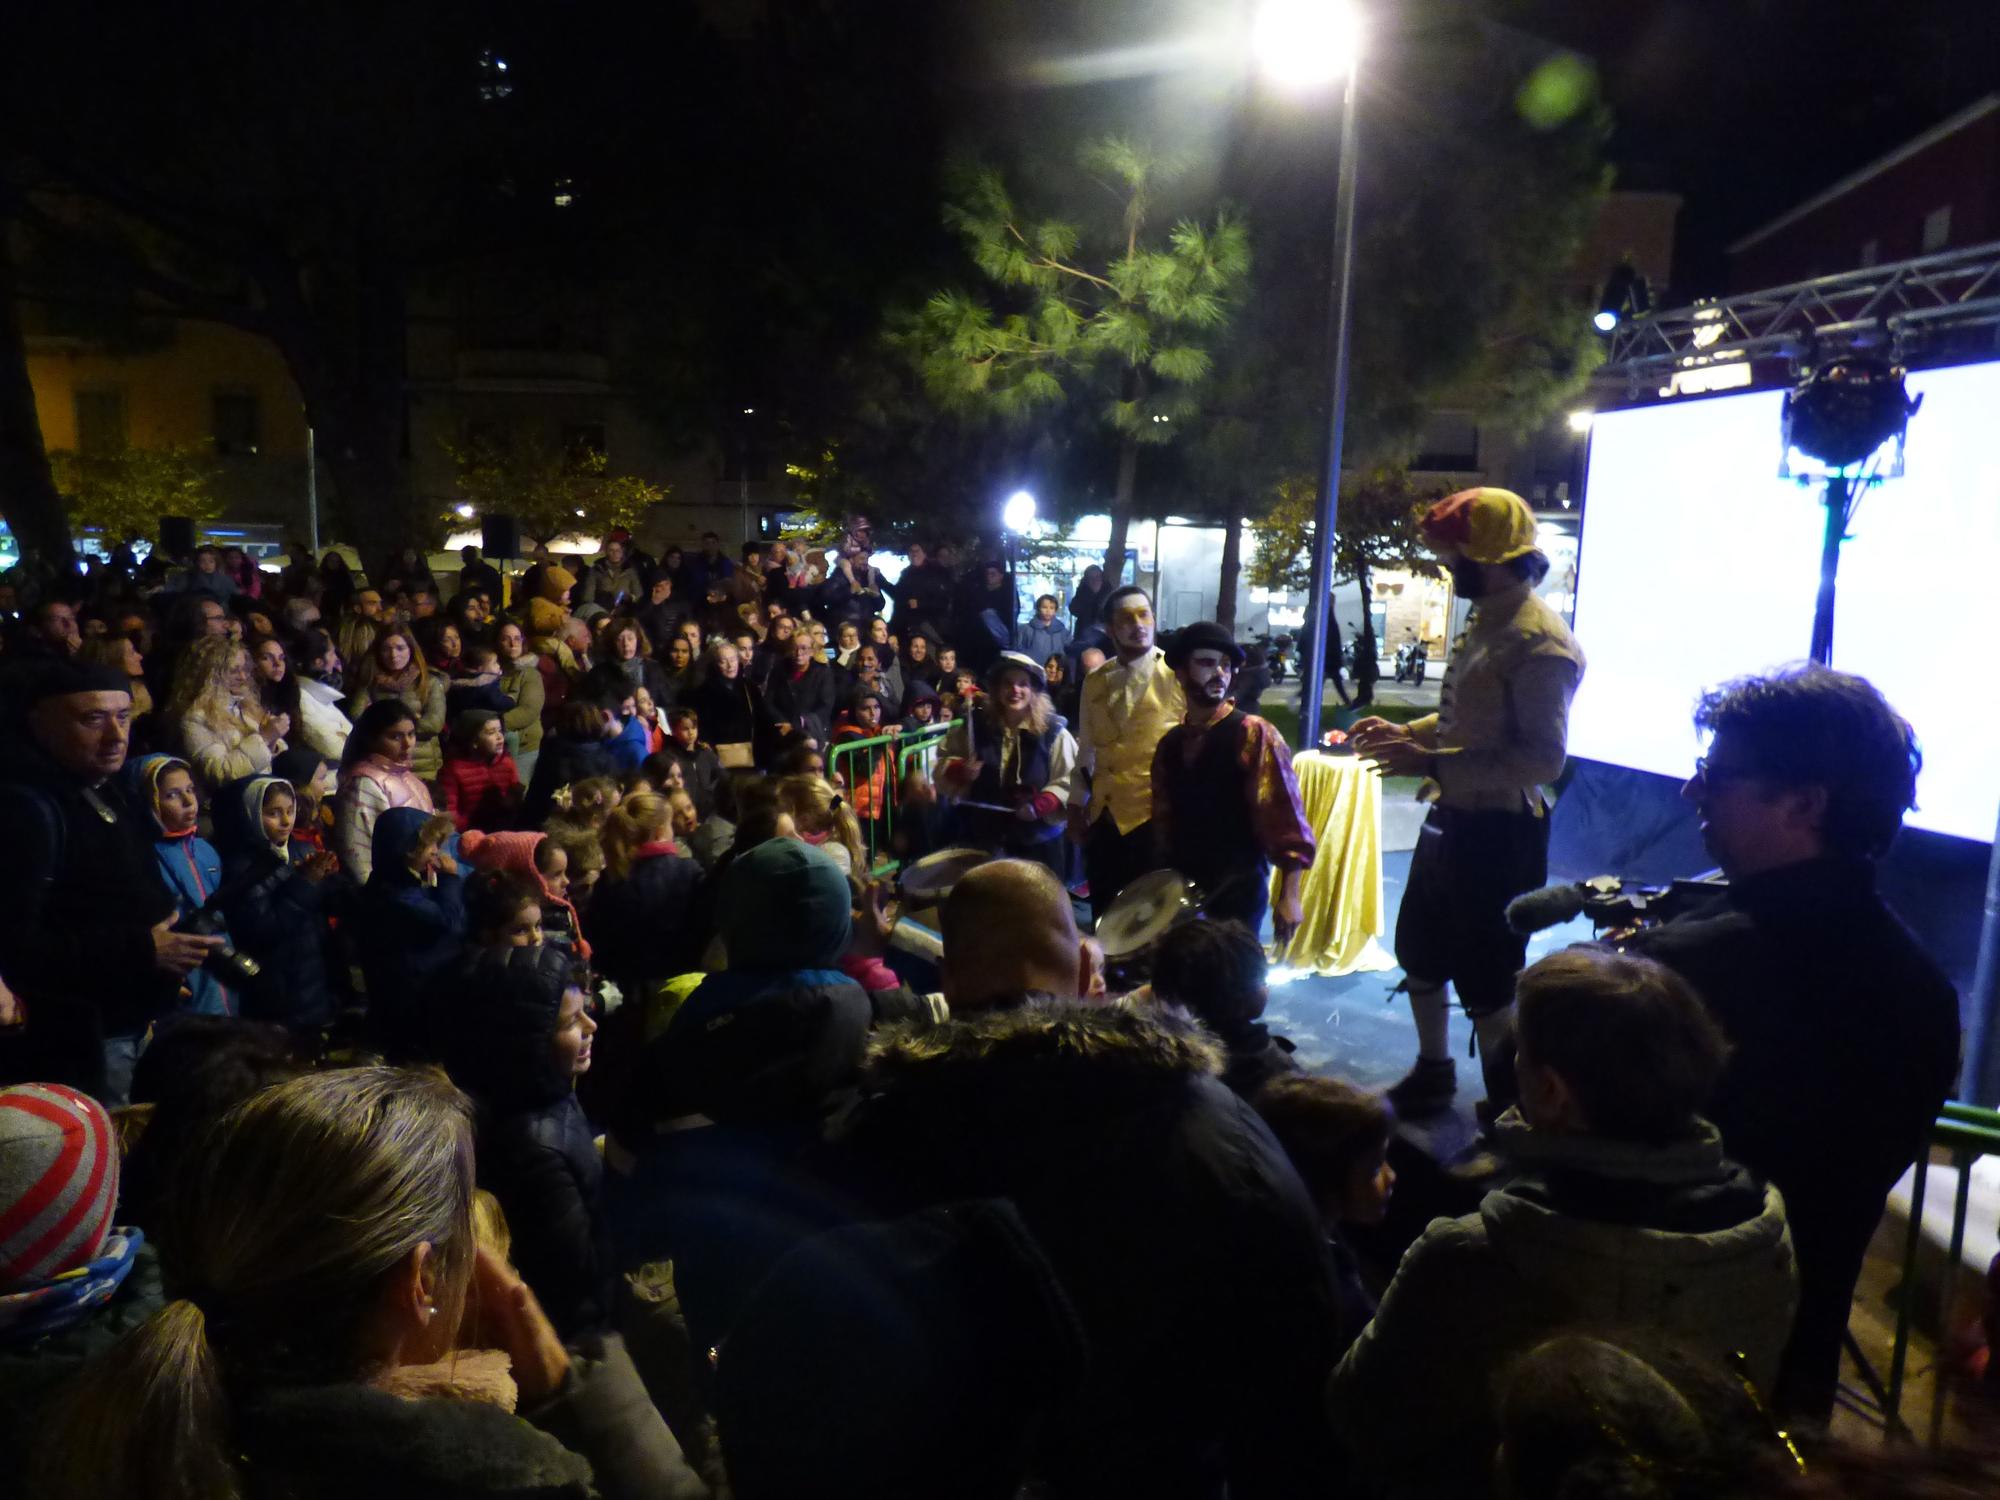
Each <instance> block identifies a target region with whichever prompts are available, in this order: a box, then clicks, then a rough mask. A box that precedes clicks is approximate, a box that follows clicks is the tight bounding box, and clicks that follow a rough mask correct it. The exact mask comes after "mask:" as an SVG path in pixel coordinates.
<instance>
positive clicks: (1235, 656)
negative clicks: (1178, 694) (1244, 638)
mask: <svg viewBox="0 0 2000 1500" xmlns="http://www.w3.org/2000/svg"><path fill="white" fill-rule="evenodd" d="M1197 651H1220V652H1221V653H1222V654H1223V655H1224V656H1226V657H1228V658H1229V663H1230V665H1231V666H1235V667H1240V666H1242V665H1243V648H1242V647H1241V646H1239V645H1237V644H1236V637H1234V636H1233V635H1231V634H1230V633H1229V632H1228V631H1226V630H1224V629H1223V628H1222V627H1221V626H1220V625H1218V624H1216V623H1215V621H1213V620H1196V621H1195V622H1194V623H1193V624H1192V625H1183V626H1182V627H1181V628H1180V629H1179V630H1176V631H1175V632H1174V635H1173V639H1172V640H1170V641H1168V642H1167V665H1168V666H1170V667H1172V668H1174V669H1175V670H1176V671H1178V670H1180V668H1182V667H1183V666H1185V665H1187V659H1188V658H1189V657H1190V656H1192V655H1194V653H1195V652H1197Z"/></svg>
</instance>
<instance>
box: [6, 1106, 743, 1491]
mask: <svg viewBox="0 0 2000 1500" xmlns="http://www.w3.org/2000/svg"><path fill="white" fill-rule="evenodd" d="M472 1201H473V1124H472V1115H471V1110H470V1107H469V1106H468V1104H467V1102H466V1099H465V1096H464V1095H462V1094H460V1093H459V1092H458V1090H457V1089H455V1088H453V1087H452V1086H451V1084H450V1083H449V1082H448V1081H447V1080H446V1079H445V1077H444V1075H443V1074H441V1073H438V1072H435V1071H429V1070H417V1069H399V1068H385V1067H372V1068H349V1069H340V1070H336V1071H331V1072H324V1073H314V1074H308V1075H306V1076H304V1077H301V1078H295V1079H291V1080H289V1081H287V1082H284V1083H279V1084H276V1085H273V1086H272V1087H270V1088H267V1089H264V1090H262V1091H261V1092H259V1093H256V1094H253V1095H252V1096H251V1097H250V1098H248V1099H246V1100H245V1101H243V1102H242V1103H241V1104H239V1105H237V1106H236V1107H235V1108H234V1109H232V1110H231V1111H230V1112H229V1113H228V1114H227V1115H226V1116H224V1117H223V1119H222V1120H221V1122H220V1123H219V1124H218V1125H217V1126H216V1127H215V1128H214V1130H213V1131H212V1132H211V1134H210V1135H209V1137H208V1139H207V1141H206V1142H205V1143H204V1146H203V1149H202V1151H201V1152H200V1153H198V1154H196V1155H195V1156H193V1157H191V1158H190V1159H189V1161H188V1163H187V1165H186V1169H185V1170H184V1171H183V1173H182V1175H181V1176H180V1178H179V1180H178V1181H177V1184H176V1190H175V1191H174V1192H173V1193H172V1194H169V1195H167V1196H166V1198H165V1199H164V1201H163V1202H162V1205H161V1211H160V1216H159V1217H160V1220H161V1222H160V1235H159V1243H160V1247H161V1253H162V1262H163V1271H164V1274H165V1280H166V1284H167V1286H168V1287H169V1288H171V1289H172V1291H173V1293H174V1296H173V1299H172V1300H171V1301H169V1302H168V1303H167V1304H166V1305H165V1306H164V1307H163V1308H162V1309H161V1310H160V1311H159V1312H157V1313H155V1314H154V1315H153V1316H152V1317H151V1318H150V1319H149V1320H147V1321H146V1322H145V1323H144V1324H142V1325H140V1327H139V1328H138V1329H136V1330H135V1331H134V1332H133V1333H131V1334H130V1335H128V1336H127V1337H126V1338H125V1339H124V1340H122V1341H121V1342H120V1343H119V1344H117V1345H116V1346H115V1347H114V1348H112V1349H111V1350H110V1351H109V1352H108V1353H106V1354H104V1355H103V1356H101V1357H100V1358H99V1359H97V1360H96V1361H94V1362H93V1363H92V1364H90V1365H88V1366H86V1367H85V1369H84V1370H83V1371H82V1373H81V1374H80V1375H79V1377H78V1379H77V1381H76V1383H75V1384H74V1385H73V1386H72V1387H71V1388H70V1390H69V1392H68V1393H67V1395H66V1396H65V1398H64V1399H63V1400H62V1401H61V1402H60V1403H59V1405H58V1407H57V1409H56V1411H55V1412H54V1414H53V1415H52V1417H51V1419H50V1420H49V1422H48V1423H47V1424H46V1425H45V1426H44V1429H43V1433H42V1442H41V1445H40V1448H39V1451H38V1454H37V1475H36V1484H35V1487H34V1490H33V1493H35V1494H37V1495H40V1496H43V1497H47V1500H141V1497H144V1500H218V1497H228V1500H236V1497H243V1500H263V1497H277V1496H287V1497H290V1496H303V1495H332V1494H383V1495H388V1494H416V1493H427V1494H437V1495H453V1496H459V1497H477V1496H489V1495H494V1496H497V1495H519V1494H525V1493H530V1492H532V1493H536V1494H549V1495H570V1496H578V1497H585V1496H604V1497H613V1496H616V1497H625V1496H633V1497H636V1496H641V1495H646V1496H654V1495H663V1496H671V1497H676V1500H679V1497H692V1496H697V1495H702V1494H705V1493H706V1490H705V1489H704V1488H703V1486H702V1485H701V1482H700V1481H699V1479H698V1478H696V1476H695V1475H694V1474H693V1472H692V1471H691V1470H689V1469H688V1467H687V1464H686V1462H685V1461H684V1460H683V1459H682V1457H681V1453H680V1449H679V1446H678V1445H677V1444H676V1443H675V1442H674V1440H673V1437H672V1435H671V1434H670V1433H669V1432H668V1431H667V1429H666V1425H665V1423H664V1422H662V1421H661V1420H660V1417H659V1414H658V1412H657V1411H656V1410H655V1409H654V1408H653V1406H652V1403H651V1402H650V1401H649V1400H648V1399H647V1397H646V1393H645V1389H644V1387H643V1386H642V1385H641V1384H640V1382H639V1378H638V1375H637V1372H636V1371H635V1370H634V1369H633V1368H632V1363H631V1360H630V1358H629V1356H627V1355H626V1353H625V1350H624V1347H623V1345H622V1344H620V1343H619V1342H618V1340H617V1339H616V1338H615V1337H608V1336H606V1337H594V1338H591V1339H590V1340H588V1341H587V1342H585V1343H582V1344H579V1346H578V1348H577V1350H576V1351H575V1352H572V1351H570V1350H567V1349H565V1348H564V1347H563V1345H562V1343H561V1341H560V1340H559V1339H558V1338H557V1336H556V1333H555V1330H554V1329H553V1328H552V1327H551V1326H550V1324H549V1321H548V1319H547V1317H546V1316H544V1314H543V1313H542V1310H541V1308H540V1306H539V1305H538V1304H537V1303H536V1301H535V1298H534V1296H533V1294H532V1293H531V1292H529V1290H528V1288H527V1286H526V1285H525V1284H524V1283H523V1282H522V1281H521V1279H520V1277H519V1276H518V1275H516V1274H515V1273H514V1271H513V1270H512V1269H511V1268H509V1267H508V1265H507V1264H506V1262H505V1261H504V1260H502V1259H501V1258H500V1257H499V1256H498V1255H496V1254H495V1253H493V1252H492V1251H490V1250H486V1249H482V1248H479V1247H478V1246H477V1245H476V1244H475V1241H474V1235H473V1224H472ZM489 1346H490V1347H489ZM554 1431H563V1432H566V1433H568V1434H570V1435H571V1436H570V1441H571V1442H572V1443H573V1444H574V1446H565V1444H564V1442H563V1441H561V1440H559V1439H558V1438H556V1437H555V1436H553V1435H552V1433H553V1432H554Z"/></svg>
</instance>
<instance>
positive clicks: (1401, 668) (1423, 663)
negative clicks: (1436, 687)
mask: <svg viewBox="0 0 2000 1500" xmlns="http://www.w3.org/2000/svg"><path fill="white" fill-rule="evenodd" d="M1430 664H1431V654H1430V652H1429V651H1428V650H1427V649H1425V647H1424V643H1423V642H1422V641H1420V640H1417V639H1415V638H1412V639H1410V640H1407V641H1405V642H1404V643H1403V644H1402V645H1401V646H1399V647H1397V648H1396V681H1398V682H1409V683H1414V684H1416V685H1417V686H1419V687H1421V686H1422V685H1423V681H1424V673H1425V672H1426V671H1427V670H1429V668H1430Z"/></svg>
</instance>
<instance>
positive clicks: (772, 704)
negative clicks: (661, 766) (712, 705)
mask: <svg viewBox="0 0 2000 1500" xmlns="http://www.w3.org/2000/svg"><path fill="white" fill-rule="evenodd" d="M833 699H834V684H833V668H832V667H830V666H828V665H827V664H826V663H825V662H823V661H816V662H813V663H812V664H811V665H809V666H808V667H807V668H806V674H805V676H803V677H801V678H799V679H797V680H796V681H794V680H793V678H792V671H791V668H790V667H788V666H786V665H785V664H783V663H782V662H781V663H780V664H779V665H778V668H777V670H775V671H774V672H772V673H771V676H770V679H769V680H768V681H766V682H765V684H764V725H765V729H766V731H767V732H768V734H769V737H770V747H771V748H772V749H779V748H782V747H783V746H785V745H786V744H788V743H789V742H790V741H791V740H792V739H793V735H791V734H785V735H781V734H779V733H778V732H777V726H778V725H780V724H789V725H790V726H791V727H792V729H793V731H794V732H795V733H796V734H802V735H804V736H805V737H806V738H807V739H809V740H812V741H814V742H815V743H817V744H818V745H819V747H820V748H821V749H822V750H824V749H825V748H826V745H827V741H828V740H830V739H831V738H832V737H833V709H834V703H833ZM702 734H703V735H704V736H707V737H710V738H712V736H708V725H707V724H706V723H704V724H703V725H702Z"/></svg>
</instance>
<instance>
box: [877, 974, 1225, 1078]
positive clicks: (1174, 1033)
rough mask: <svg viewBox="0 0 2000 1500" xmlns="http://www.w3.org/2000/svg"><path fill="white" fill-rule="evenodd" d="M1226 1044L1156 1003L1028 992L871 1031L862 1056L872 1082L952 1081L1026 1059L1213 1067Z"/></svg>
mask: <svg viewBox="0 0 2000 1500" xmlns="http://www.w3.org/2000/svg"><path fill="white" fill-rule="evenodd" d="M1226 1061H1227V1058H1226V1056H1225V1054H1224V1052H1223V1050H1222V1046H1221V1044H1220V1043H1219V1042H1217V1041H1216V1040H1215V1038H1214V1037H1212V1036H1211V1035H1209V1033H1208V1032H1206V1031H1204V1030H1203V1029H1202V1027H1201V1026H1200V1024H1199V1023H1198V1022H1196V1021H1194V1020H1193V1019H1192V1018H1191V1017H1189V1016H1187V1015H1186V1014H1184V1013H1183V1012H1180V1011H1175V1010H1169V1009H1167V1008H1166V1007H1164V1006H1160V1007H1147V1008H1143V1009H1142V1008H1138V1007H1127V1006H1120V1005H1096V1004H1091V1003H1089V1002H1085V1001H1074V1000H1055V999H1052V998H1050V997H1048V996H1046V995H1034V996H1030V997H1028V999H1027V1000H1026V1002H1025V1003H1023V1004H1021V1005H1017V1006H1013V1007H1010V1008H1009V1009H1006V1010H989V1011H981V1012H979V1013H977V1014H974V1015H970V1016H963V1017H954V1018H953V1019H952V1020H950V1021H947V1022H945V1023H944V1024H943V1025H941V1026H937V1025H919V1024H916V1023H904V1024H902V1025H897V1026H889V1027H884V1028H883V1029H882V1030H880V1031H878V1032H877V1033H876V1035H875V1038H874V1041H873V1043H872V1044H871V1045H870V1047H869V1049H868V1059H867V1062H866V1064H865V1065H864V1067H865V1071H864V1081H865V1082H866V1083H867V1085H868V1086H869V1087H870V1088H893V1087H901V1086H912V1085H914V1086H917V1087H924V1088H929V1087H945V1088H956V1087H958V1086H959V1085H960V1083H961V1082H962V1081H963V1080H965V1079H966V1078H967V1077H968V1076H969V1073H973V1072H976V1073H978V1074H979V1075H981V1076H982V1078H984V1077H986V1076H987V1075H991V1074H1003V1075H1004V1074H1007V1073H1011V1072H1013V1071H1014V1070H1015V1069H1018V1068H1022V1067H1032V1068H1034V1069H1036V1070H1037V1071H1038V1072H1039V1073H1042V1074H1043V1075H1044V1076H1046V1075H1047V1073H1048V1072H1049V1071H1050V1070H1062V1071H1064V1072H1069V1071H1077V1072H1088V1073H1089V1074H1090V1076H1091V1078H1092V1080H1093V1081H1094V1082H1100V1083H1101V1082H1102V1081H1103V1080H1104V1079H1105V1078H1106V1077H1107V1076H1108V1075H1114V1074H1115V1075H1118V1076H1122V1077H1128V1078H1133V1079H1142V1078H1143V1079H1158V1080H1165V1079H1172V1080H1179V1079H1183V1078H1190V1077H1197V1076H1200V1075H1203V1074H1214V1075H1219V1074H1220V1073H1221V1072H1222V1069H1223V1065H1224V1063H1225V1062H1226Z"/></svg>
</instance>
